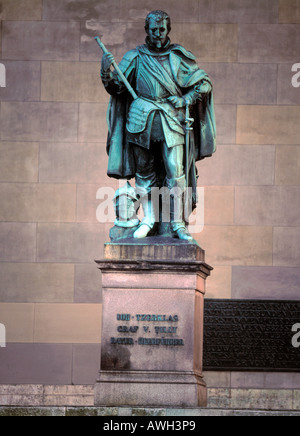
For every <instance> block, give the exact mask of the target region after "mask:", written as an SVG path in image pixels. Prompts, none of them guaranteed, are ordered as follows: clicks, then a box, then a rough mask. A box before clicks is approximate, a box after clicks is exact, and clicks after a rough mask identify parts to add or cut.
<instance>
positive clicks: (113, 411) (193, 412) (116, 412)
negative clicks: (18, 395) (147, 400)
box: [0, 407, 300, 417]
mask: <svg viewBox="0 0 300 436" xmlns="http://www.w3.org/2000/svg"><path fill="white" fill-rule="evenodd" d="M0 416H102V417H105V416H110V417H113V416H124V417H126V416H132V417H146V416H152V417H162V416H164V417H173V416H180V417H185V416H186V417H187V416H190V417H198V416H199V417H201V416H300V412H296V411H269V410H238V409H200V408H199V409H160V408H153V409H150V408H147V409H146V408H121V407H120V408H115V407H0Z"/></svg>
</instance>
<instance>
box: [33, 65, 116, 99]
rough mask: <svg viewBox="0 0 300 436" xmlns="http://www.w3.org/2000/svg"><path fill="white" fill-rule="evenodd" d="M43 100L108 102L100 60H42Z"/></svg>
mask: <svg viewBox="0 0 300 436" xmlns="http://www.w3.org/2000/svg"><path fill="white" fill-rule="evenodd" d="M41 75H42V82H41V100H42V101H64V102H90V103H100V102H103V103H106V104H108V100H109V96H108V94H107V93H106V91H105V89H104V87H103V86H101V79H100V63H99V62H59V63H58V62H42V72H41Z"/></svg>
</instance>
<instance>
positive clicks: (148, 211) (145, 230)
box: [133, 185, 156, 239]
mask: <svg viewBox="0 0 300 436" xmlns="http://www.w3.org/2000/svg"><path fill="white" fill-rule="evenodd" d="M136 192H137V194H138V196H139V198H140V203H141V205H142V207H143V212H144V218H143V220H142V222H141V224H140V226H139V227H138V229H137V230H136V231H135V232H134V234H133V237H134V238H136V239H142V238H146V237H147V236H148V234H149V232H150V231H151V230H152V229H153V227H154V225H155V223H156V213H155V207H154V202H153V201H152V199H151V189H150V190H149V188H144V187H141V186H138V185H136Z"/></svg>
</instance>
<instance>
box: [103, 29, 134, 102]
mask: <svg viewBox="0 0 300 436" xmlns="http://www.w3.org/2000/svg"><path fill="white" fill-rule="evenodd" d="M95 40H96V41H97V43H98V45H99V47H101V49H102V51H103V53H109V51H108V50H107V48H106V47H105V45H104V44H103V42H102V41H101V39H100V38H99V36H95ZM112 65H113V67H114V69H115V70H116V72H117V73H118V75H119V77H120V79H121V80H122V82H123V83H124V85H125V86H126V88H127V89H128V91H129V92H130V94H131V95H132V97H133V99H134V100H136V99H137V98H138V96H137V94H136V93H135V91H134V89H133V88H132V86H131V85H130V83H129V82H128V80H127V79H126V77H125V76H124V74H123V73H122V71H121V70H120V68H119V66H118V64H117V63H116V61H114V62H113V63H112Z"/></svg>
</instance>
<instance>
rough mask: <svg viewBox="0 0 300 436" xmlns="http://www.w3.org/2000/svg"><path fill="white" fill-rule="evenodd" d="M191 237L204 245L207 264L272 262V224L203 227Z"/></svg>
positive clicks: (262, 263)
mask: <svg viewBox="0 0 300 436" xmlns="http://www.w3.org/2000/svg"><path fill="white" fill-rule="evenodd" d="M194 237H195V239H196V240H197V241H199V243H200V244H201V245H202V246H203V247H205V252H206V258H207V262H208V263H209V264H211V265H214V266H215V265H221V266H230V265H239V266H242V265H243V266H255V265H256V266H271V265H272V248H273V228H272V227H254V226H222V227H221V226H220V227H216V226H205V227H204V231H203V232H202V233H199V234H197V235H194Z"/></svg>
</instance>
